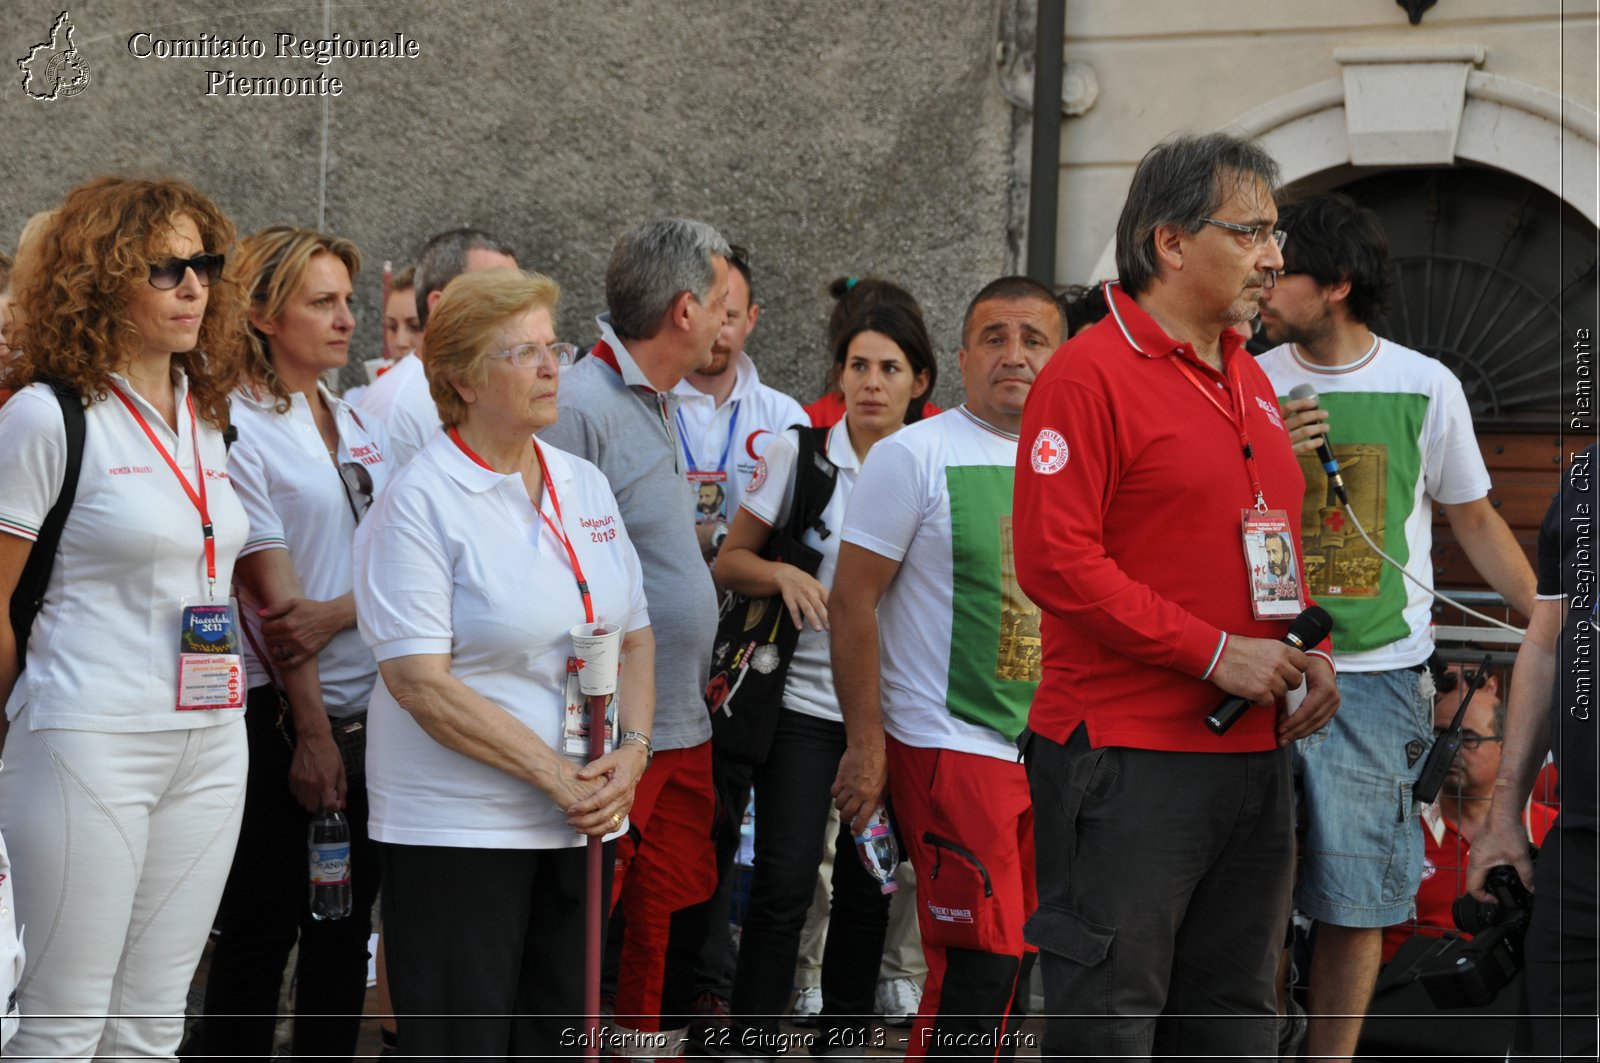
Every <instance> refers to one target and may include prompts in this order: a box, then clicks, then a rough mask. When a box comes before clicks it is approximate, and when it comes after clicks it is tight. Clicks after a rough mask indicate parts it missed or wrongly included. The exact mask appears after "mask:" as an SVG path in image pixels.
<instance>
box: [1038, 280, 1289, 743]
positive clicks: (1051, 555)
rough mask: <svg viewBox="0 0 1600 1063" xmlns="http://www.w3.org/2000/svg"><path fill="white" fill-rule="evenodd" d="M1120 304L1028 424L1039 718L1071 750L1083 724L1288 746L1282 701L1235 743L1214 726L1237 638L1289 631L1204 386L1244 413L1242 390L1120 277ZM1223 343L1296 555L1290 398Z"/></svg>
mask: <svg viewBox="0 0 1600 1063" xmlns="http://www.w3.org/2000/svg"><path fill="white" fill-rule="evenodd" d="M1106 295H1107V300H1108V302H1109V303H1110V304H1111V307H1112V313H1111V314H1110V316H1108V317H1106V318H1105V320H1103V321H1101V322H1100V323H1099V324H1097V325H1095V326H1094V327H1093V328H1091V329H1089V330H1088V331H1087V332H1084V333H1082V334H1080V335H1079V336H1077V337H1075V338H1074V339H1072V340H1071V341H1069V342H1068V343H1067V344H1066V345H1065V346H1064V347H1063V348H1062V349H1061V350H1060V351H1058V352H1057V354H1056V356H1055V357H1054V358H1052V359H1051V360H1050V362H1049V363H1048V364H1047V365H1046V366H1045V368H1044V371H1043V372H1041V373H1040V374H1039V377H1038V379H1037V381H1035V383H1034V385H1033V390H1032V392H1031V394H1030V395H1029V397H1028V405H1027V409H1026V411H1025V413H1024V414H1023V418H1022V433H1021V442H1020V443H1019V445H1018V447H1017V479H1016V499H1015V507H1014V513H1015V528H1014V535H1015V542H1016V557H1017V575H1018V579H1019V581H1020V583H1021V586H1022V590H1023V592H1024V593H1026V594H1027V596H1028V597H1029V598H1030V599H1031V600H1032V601H1033V602H1034V603H1035V604H1037V605H1038V606H1039V607H1040V608H1041V609H1042V610H1043V613H1044V615H1043V618H1042V623H1041V634H1042V636H1043V641H1044V647H1043V657H1044V675H1043V681H1042V682H1041V683H1040V684H1039V691H1038V694H1037V695H1036V696H1035V697H1034V701H1033V708H1032V712H1031V713H1030V716H1029V721H1028V722H1029V725H1030V726H1031V727H1032V728H1033V729H1034V730H1035V731H1036V732H1038V733H1039V734H1041V735H1044V736H1045V737H1047V738H1049V739H1051V740H1053V741H1056V742H1063V743H1064V742H1065V741H1066V740H1067V738H1068V737H1069V736H1070V735H1071V733H1072V732H1073V730H1075V729H1076V728H1077V726H1078V724H1079V723H1080V722H1085V723H1087V724H1088V727H1089V738H1090V741H1091V742H1092V743H1093V744H1094V745H1095V746H1097V747H1098V746H1106V745H1117V746H1130V747H1135V748H1141V749H1160V750H1181V751H1189V752H1247V751H1258V750H1266V749H1272V748H1275V747H1276V745H1277V740H1276V738H1275V736H1274V726H1275V722H1276V720H1275V714H1274V713H1273V711H1272V710H1271V709H1270V708H1262V707H1257V708H1256V709H1253V710H1252V711H1250V712H1247V713H1246V714H1245V715H1244V717H1243V718H1242V719H1240V721H1239V722H1238V724H1237V725H1235V726H1234V727H1233V729H1232V730H1230V731H1229V732H1228V733H1227V734H1226V735H1224V736H1222V737H1218V736H1216V735H1213V734H1212V733H1211V732H1210V731H1208V730H1207V729H1206V727H1205V723H1204V719H1205V716H1206V714H1207V713H1208V712H1209V711H1211V710H1212V709H1213V708H1215V707H1216V705H1217V702H1218V701H1219V700H1221V698H1222V697H1223V696H1224V695H1223V693H1222V691H1221V690H1220V689H1219V688H1218V687H1216V686H1214V685H1212V684H1211V683H1209V682H1207V681H1206V679H1205V677H1206V676H1208V675H1210V673H1211V670H1212V669H1213V668H1214V667H1215V666H1216V662H1217V660H1218V658H1219V657H1220V656H1221V650H1222V646H1223V640H1224V636H1223V633H1224V632H1229V633H1232V634H1236V635H1249V636H1253V637H1256V638H1269V639H1280V638H1282V637H1283V635H1284V633H1285V632H1286V631H1287V630H1288V628H1289V621H1288V620H1287V619H1275V620H1256V619H1255V618H1254V616H1253V615H1252V612H1251V607H1250V593H1249V590H1250V578H1249V571H1248V565H1247V562H1246V558H1245V553H1244V545H1243V537H1242V531H1241V511H1243V510H1247V509H1250V508H1252V506H1253V503H1254V499H1255V494H1254V491H1253V489H1252V486H1251V479H1250V475H1249V473H1248V472H1247V469H1246V463H1245V458H1244V454H1243V449H1242V446H1241V442H1240V434H1239V429H1238V428H1236V427H1235V425H1234V423H1233V422H1232V421H1230V420H1229V419H1228V418H1227V417H1226V416H1225V415H1224V414H1223V413H1222V411H1221V410H1219V409H1218V407H1217V406H1216V405H1215V404H1213V403H1212V402H1211V401H1210V399H1208V398H1207V396H1206V394H1205V393H1204V392H1203V391H1202V388H1203V389H1207V390H1209V392H1210V393H1211V394H1213V395H1215V397H1216V398H1217V399H1218V400H1220V401H1221V402H1222V403H1223V405H1225V406H1227V407H1228V408H1229V409H1237V406H1236V404H1235V401H1236V400H1234V399H1233V398H1232V394H1233V389H1232V388H1230V387H1229V384H1228V380H1227V378H1225V377H1224V376H1223V375H1221V374H1218V373H1217V372H1216V371H1215V370H1213V369H1211V368H1210V367H1209V366H1207V365H1206V364H1205V363H1203V362H1201V361H1200V360H1199V358H1198V357H1197V356H1196V355H1195V353H1194V349H1193V347H1191V346H1190V345H1189V344H1187V343H1179V342H1178V341H1176V340H1174V339H1173V338H1172V337H1170V336H1168V335H1167V334H1166V332H1165V331H1163V330H1162V328H1161V327H1160V326H1159V325H1157V324H1156V323H1155V321H1154V320H1152V319H1151V318H1150V316H1149V315H1148V314H1146V313H1145V312H1144V311H1143V310H1142V309H1140V307H1139V306H1138V304H1137V303H1135V302H1134V300H1133V299H1131V298H1129V297H1128V296H1126V295H1124V294H1123V293H1122V292H1121V291H1120V290H1119V289H1118V288H1117V287H1116V286H1115V285H1108V286H1107V290H1106ZM1222 351H1223V367H1224V369H1226V370H1228V371H1229V372H1230V373H1232V374H1234V375H1235V376H1236V377H1237V379H1238V381H1239V389H1240V393H1241V394H1242V398H1243V406H1244V429H1245V431H1246V432H1247V433H1248V435H1249V438H1250V442H1251V446H1252V449H1253V451H1254V454H1255V465H1256V469H1257V472H1258V475H1259V477H1260V482H1261V488H1262V492H1263V494H1264V496H1265V498H1266V502H1267V505H1268V506H1269V507H1271V508H1273V509H1281V510H1284V511H1286V512H1287V514H1288V519H1289V526H1290V528H1291V529H1292V531H1293V536H1294V541H1295V549H1296V551H1297V554H1298V551H1299V549H1300V501H1301V498H1302V497H1303V496H1304V494H1305V480H1304V478H1303V476H1302V475H1301V472H1300V465H1299V463H1298V462H1297V461H1296V460H1295V456H1294V453H1293V452H1292V451H1291V449H1290V446H1289V437H1288V435H1287V434H1286V433H1285V431H1284V429H1283V424H1282V419H1281V418H1280V416H1279V412H1278V401H1277V396H1276V393H1275V392H1274V391H1273V388H1272V384H1271V382H1269V381H1268V380H1267V377H1266V374H1265V373H1263V372H1261V370H1260V369H1259V368H1257V367H1256V364H1255V360H1254V359H1253V358H1251V357H1250V355H1249V354H1248V353H1247V352H1245V351H1244V350H1243V348H1242V346H1241V343H1240V340H1239V337H1238V336H1237V335H1236V334H1234V333H1233V332H1232V331H1228V332H1224V333H1223V335H1222ZM1178 359H1182V360H1183V362H1184V365H1185V366H1186V367H1187V368H1188V369H1189V371H1190V372H1189V373H1188V374H1186V373H1184V372H1183V371H1182V370H1181V369H1180V367H1179V366H1178V365H1177V364H1176V360H1178ZM1191 374H1192V376H1193V378H1194V379H1193V380H1191ZM1197 384H1198V386H1197ZM1304 579H1305V576H1304V572H1303V571H1302V572H1301V585H1302V586H1304Z"/></svg>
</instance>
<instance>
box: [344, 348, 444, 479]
mask: <svg viewBox="0 0 1600 1063" xmlns="http://www.w3.org/2000/svg"><path fill="white" fill-rule="evenodd" d="M361 410H362V411H363V412H371V413H374V414H377V416H378V419H379V420H381V421H382V422H383V428H384V431H385V432H387V433H388V435H389V454H388V455H387V457H388V459H389V460H390V461H391V462H392V463H393V465H394V467H395V468H396V469H398V468H400V467H401V466H402V465H404V464H405V463H406V462H408V461H410V460H411V459H412V458H414V457H416V455H417V452H418V451H419V450H421V449H422V448H423V447H425V446H427V445H428V441H429V440H430V439H432V438H433V437H434V436H436V435H438V434H439V431H440V425H439V407H438V406H437V405H436V404H435V403H434V401H433V393H432V392H431V391H429V390H428V371H427V369H426V368H425V367H424V366H423V364H422V359H421V358H420V357H419V356H418V355H416V354H408V355H406V356H405V357H404V358H402V359H400V360H399V361H398V362H396V363H395V364H394V365H393V367H391V368H390V369H389V371H388V372H387V373H384V374H383V375H382V376H380V377H379V378H378V379H377V380H374V381H373V382H372V386H371V387H369V388H367V390H366V393H365V394H363V395H362V396H361Z"/></svg>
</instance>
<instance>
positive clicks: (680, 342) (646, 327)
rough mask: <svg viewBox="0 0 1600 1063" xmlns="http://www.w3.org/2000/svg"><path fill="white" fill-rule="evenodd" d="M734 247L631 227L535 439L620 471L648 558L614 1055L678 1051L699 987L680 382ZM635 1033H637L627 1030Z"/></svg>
mask: <svg viewBox="0 0 1600 1063" xmlns="http://www.w3.org/2000/svg"><path fill="white" fill-rule="evenodd" d="M729 253H730V252H729V249H728V244H727V242H726V241H725V240H723V238H722V236H721V235H720V234H718V232H717V230H715V229H713V228H712V227H711V226H709V225H706V224H704V223H702V222H695V221H685V220H681V219H672V220H667V221H657V222H650V223H648V224H645V225H640V226H637V227H635V228H633V229H629V230H628V231H627V232H625V233H623V234H622V236H621V237H620V238H619V239H618V240H617V243H616V247H615V248H614V249H613V250H612V252H611V262H610V265H608V266H607V267H606V306H607V308H608V313H606V314H603V315H601V316H600V318H599V319H598V324H599V326H600V342H599V343H597V344H595V346H594V350H593V351H592V352H591V355H590V357H588V358H585V359H584V360H583V361H581V362H579V363H578V364H577V365H576V366H574V367H573V368H572V369H570V370H569V371H568V372H567V373H566V375H565V376H564V377H563V378H562V381H561V393H560V397H559V399H558V403H559V410H560V413H559V415H558V417H557V419H556V423H555V424H553V425H551V426H550V427H549V428H546V429H545V430H544V431H543V432H542V433H541V434H540V436H541V438H543V439H545V440H547V441H548V442H550V443H553V444H555V445H556V446H558V447H561V448H562V449H563V450H566V451H569V452H571V453H573V454H577V455H579V456H581V457H584V458H587V459H588V460H590V461H592V462H594V463H595V465H597V466H599V467H600V471H601V472H603V473H605V474H606V477H607V478H608V479H609V480H610V481H611V489H612V490H613V491H614V492H615V493H616V496H617V503H618V506H619V507H620V509H621V512H622V521H623V523H624V524H625V525H626V526H627V528H628V535H629V537H630V538H631V539H632V540H633V543H634V546H635V547H636V548H637V549H638V551H639V561H640V563H641V564H642V566H643V568H644V590H645V597H646V598H647V599H648V600H649V602H650V625H651V628H652V629H653V630H654V631H655V636H656V711H655V726H654V731H653V734H652V736H651V741H652V742H653V746H654V757H653V760H652V761H651V764H650V767H649V768H648V770H646V772H645V774H644V777H643V779H641V780H640V782H639V788H638V790H637V792H636V793H635V795H634V802H633V810H632V812H631V813H630V817H631V819H632V822H633V827H634V831H633V832H632V835H631V836H630V837H627V838H624V839H622V840H621V841H619V842H618V843H617V860H616V874H615V879H614V884H613V890H612V896H613V898H614V899H615V903H616V904H617V905H619V906H620V908H621V911H622V916H623V919H624V921H625V923H626V930H625V933H624V937H623V941H622V951H621V957H620V960H619V965H618V977H617V996H616V1005H615V1008H614V1011H613V1023H612V1029H613V1033H614V1037H613V1038H612V1039H611V1041H610V1042H609V1043H608V1045H609V1047H610V1048H611V1050H612V1053H613V1054H614V1055H631V1056H658V1055H672V1054H675V1051H674V1050H678V1051H681V1047H682V1039H681V1038H680V1037H677V1036H672V1035H666V1034H661V1033H658V1032H657V1031H660V1030H661V1016H663V1015H669V1016H681V1015H683V1014H685V1013H686V1012H687V1010H688V1003H689V1001H688V995H689V991H690V989H691V988H692V985H693V979H692V977H690V972H689V970H688V969H687V967H686V968H685V969H684V970H683V971H681V972H675V973H674V975H673V977H671V978H667V977H666V967H667V959H668V943H669V938H670V936H671V928H672V921H673V920H672V917H673V913H675V912H678V911H680V910H682V909H684V908H687V907H689V906H691V905H695V904H699V903H700V902H701V901H703V900H705V899H706V898H707V897H709V896H711V893H712V891H713V890H714V889H715V888H716V884H717V883H716V854H715V852H714V851H713V848H712V843H711V834H712V822H713V820H714V818H715V814H716V798H715V796H714V790H713V787H712V778H711V719H710V717H709V716H708V715H707V713H706V703H705V686H706V677H707V673H708V671H709V670H710V666H711V648H712V643H713V642H714V641H715V639H716V633H717V596H716V592H715V590H714V589H713V587H712V584H711V573H710V571H709V570H708V569H707V568H706V563H705V560H704V559H703V557H702V555H701V552H700V544H699V540H698V539H697V537H696V535H695V522H694V512H695V498H694V494H693V493H692V491H691V490H690V487H689V481H688V478H687V473H688V470H687V468H686V467H685V464H684V460H683V448H682V445H681V443H680V442H679V439H678V435H677V427H676V411H677V406H678V397H677V395H675V394H674V392H673V389H674V388H675V387H676V386H677V385H678V382H679V381H680V380H682V379H683V378H684V376H685V375H686V374H688V373H691V372H693V371H695V370H697V369H699V368H700V367H702V366H703V365H705V364H706V362H707V361H708V360H709V359H710V357H711V345H712V342H713V341H714V340H715V339H716V338H717V332H718V330H720V329H721V328H722V322H723V315H724V313H725V311H726V304H727V300H728V256H729ZM697 945H698V942H693V943H684V942H680V943H678V945H677V946H676V947H675V948H674V949H673V950H672V952H673V958H674V962H675V963H677V962H679V961H680V958H681V960H682V961H683V962H685V963H686V964H687V963H690V962H692V959H693V953H694V947H695V946H697ZM680 954H681V955H680ZM664 996H665V997H666V999H665V1000H663V997H664ZM634 1033H638V1034H641V1035H642V1036H638V1037H636V1038H632V1039H630V1037H631V1035H632V1034H634Z"/></svg>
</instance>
